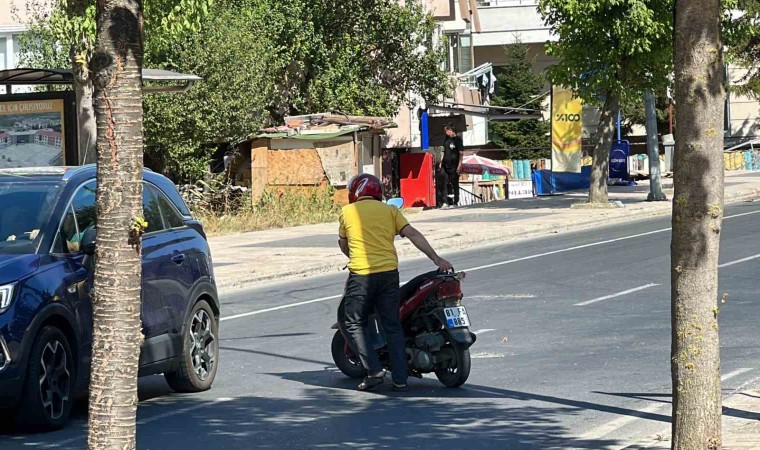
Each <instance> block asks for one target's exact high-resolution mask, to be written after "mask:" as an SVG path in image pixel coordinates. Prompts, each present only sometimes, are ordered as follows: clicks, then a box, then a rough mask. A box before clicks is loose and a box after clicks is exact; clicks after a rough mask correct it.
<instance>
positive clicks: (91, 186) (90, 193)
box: [71, 181, 97, 237]
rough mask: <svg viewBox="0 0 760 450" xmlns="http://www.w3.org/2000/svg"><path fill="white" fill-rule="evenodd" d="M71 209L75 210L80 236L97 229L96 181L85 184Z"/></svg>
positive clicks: (72, 203)
mask: <svg viewBox="0 0 760 450" xmlns="http://www.w3.org/2000/svg"><path fill="white" fill-rule="evenodd" d="M71 207H72V208H73V209H74V215H75V216H76V220H77V228H78V229H79V230H78V231H79V234H80V235H84V233H85V232H86V231H88V230H91V229H94V228H95V222H96V218H97V210H96V209H97V208H96V206H95V182H94V181H92V182H90V183H87V184H85V185H84V186H82V187H81V188H80V189H79V191H78V192H77V193H76V195H74V198H73V199H72V200H71ZM80 237H81V236H80Z"/></svg>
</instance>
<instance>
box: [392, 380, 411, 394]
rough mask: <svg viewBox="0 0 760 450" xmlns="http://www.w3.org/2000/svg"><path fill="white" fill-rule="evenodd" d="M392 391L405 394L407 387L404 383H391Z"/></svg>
mask: <svg viewBox="0 0 760 450" xmlns="http://www.w3.org/2000/svg"><path fill="white" fill-rule="evenodd" d="M393 390H394V391H396V392H406V391H408V390H409V385H408V384H406V383H396V382H395V381H394V382H393Z"/></svg>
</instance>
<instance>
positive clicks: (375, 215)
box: [338, 174, 451, 391]
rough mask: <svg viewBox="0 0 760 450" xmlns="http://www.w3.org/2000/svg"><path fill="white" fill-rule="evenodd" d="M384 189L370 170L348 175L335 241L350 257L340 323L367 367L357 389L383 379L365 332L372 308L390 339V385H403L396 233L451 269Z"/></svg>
mask: <svg viewBox="0 0 760 450" xmlns="http://www.w3.org/2000/svg"><path fill="white" fill-rule="evenodd" d="M382 192H383V190H382V185H381V184H380V180H379V179H378V178H377V177H375V176H373V175H369V174H362V175H358V176H356V177H354V178H352V179H351V181H349V183H348V198H349V204H348V205H347V206H345V207H344V208H343V210H342V211H341V215H340V229H339V237H340V239H339V241H338V244H339V245H340V249H341V251H342V252H343V253H344V254H345V255H346V256H347V257H348V258H349V263H348V269H349V271H350V272H351V273H350V275H349V277H348V281H347V282H346V290H345V293H344V295H343V300H342V301H341V305H340V307H339V309H338V323H339V324H340V326H341V328H343V330H344V331H345V335H346V336H347V338H348V339H347V341H348V344H349V346H350V347H351V350H352V351H354V352H355V353H356V355H358V356H359V358H360V359H361V362H362V365H364V367H365V368H366V369H367V376H366V377H365V378H364V380H363V381H362V382H361V384H359V387H358V388H359V390H360V391H366V390H369V389H372V388H374V387H375V386H377V385H379V384H382V383H383V380H384V378H385V369H383V366H382V365H381V363H380V361H379V359H378V356H377V353H376V352H375V351H374V350H373V349H372V348H371V346H370V344H369V343H368V339H367V334H366V327H367V322H368V318H369V316H370V315H371V314H372V313H373V312H374V311H377V314H378V316H379V317H380V323H381V325H382V327H383V329H384V331H385V335H386V339H387V342H388V351H389V354H390V360H391V372H392V378H393V389H394V390H397V391H404V390H406V389H407V376H408V373H407V355H406V350H405V348H404V331H403V328H402V327H401V321H400V319H399V303H400V301H401V299H400V294H399V274H398V255H397V254H396V247H395V245H394V238H395V236H396V235H399V236H401V237H404V238H407V239H409V240H410V241H411V242H412V244H414V246H415V247H417V248H418V249H419V250H420V251H422V252H423V253H424V254H425V255H427V257H428V258H430V259H431V260H432V261H433V263H435V264H436V265H437V266H438V267H439V268H440V270H443V271H448V270H451V264H450V263H449V262H448V261H446V260H445V259H443V258H441V257H440V256H438V254H436V252H435V251H434V250H433V248H432V247H431V246H430V244H429V243H428V241H427V239H425V237H424V236H423V235H422V233H420V232H419V231H417V230H416V229H415V228H414V227H412V226H411V225H409V222H407V220H406V218H404V216H403V214H402V213H401V211H399V210H398V209H397V208H395V207H393V206H389V205H386V204H385V203H383V201H382V198H383V194H382Z"/></svg>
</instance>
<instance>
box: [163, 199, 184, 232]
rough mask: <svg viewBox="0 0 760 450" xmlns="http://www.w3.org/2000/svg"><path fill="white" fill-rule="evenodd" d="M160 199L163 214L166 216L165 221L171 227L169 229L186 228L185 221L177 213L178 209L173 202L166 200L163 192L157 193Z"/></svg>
mask: <svg viewBox="0 0 760 450" xmlns="http://www.w3.org/2000/svg"><path fill="white" fill-rule="evenodd" d="M156 196H157V197H158V204H159V206H160V207H161V213H162V214H163V216H164V221H166V224H167V225H169V228H179V227H184V226H185V220H184V219H183V218H182V216H181V215H180V214H179V212H177V208H175V207H174V205H173V204H172V202H171V200H169V199H168V198H166V195H164V194H163V193H162V192H156Z"/></svg>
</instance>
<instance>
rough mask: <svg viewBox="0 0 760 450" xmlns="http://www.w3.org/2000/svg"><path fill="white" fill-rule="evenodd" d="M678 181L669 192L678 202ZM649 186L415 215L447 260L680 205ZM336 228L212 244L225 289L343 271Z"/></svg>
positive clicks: (738, 177)
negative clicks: (603, 198)
mask: <svg viewBox="0 0 760 450" xmlns="http://www.w3.org/2000/svg"><path fill="white" fill-rule="evenodd" d="M672 188H673V180H672V179H667V178H666V179H664V180H663V189H664V190H665V193H666V194H667V196H668V199H669V200H670V199H672V196H673V189H672ZM648 192H649V184H648V182H640V183H639V185H638V186H632V187H617V186H611V187H610V200H612V201H615V200H618V201H621V202H623V204H624V205H625V207H624V208H618V209H572V208H570V206H571V205H572V204H573V203H578V202H582V201H584V200H585V199H586V198H587V192H574V193H568V194H565V195H561V196H554V197H539V198H533V199H523V200H508V201H500V202H493V203H487V204H481V205H474V206H470V207H462V208H456V209H450V210H431V211H422V212H416V213H414V212H412V213H409V214H407V218H408V219H409V222H410V223H411V224H412V225H414V226H415V227H416V228H418V229H419V230H420V231H422V232H423V233H424V234H425V236H426V237H427V238H428V240H429V241H430V243H431V244H432V246H433V248H435V249H436V250H437V251H438V252H439V253H441V254H442V255H445V254H446V253H448V252H451V251H455V250H463V249H469V248H476V247H480V246H484V245H489V244H495V243H500V242H507V241H514V240H519V239H525V238H529V237H538V236H542V235H547V234H554V233H561V232H565V231H572V230H579V229H584V228H590V227H594V226H599V225H610V224H615V223H621V222H625V221H629V220H637V219H644V218H648V217H655V216H663V215H667V214H670V211H671V207H672V204H671V202H670V201H667V202H652V203H650V202H647V201H646V197H647V193H648ZM725 197H726V203H730V202H737V201H742V200H748V199H753V198H758V197H760V172H738V171H736V172H727V173H726V186H725ZM337 233H338V225H337V224H336V223H328V224H318V225H307V226H301V227H293V228H284V229H274V230H266V231H256V232H251V233H243V234H237V235H229V236H218V237H212V238H210V239H209V242H210V245H211V252H212V255H213V257H214V269H215V273H216V278H217V285H218V287H219V289H220V290H221V291H228V290H230V289H235V288H239V287H243V286H246V285H251V284H254V283H260V282H263V281H267V280H272V279H281V278H288V277H299V276H300V277H303V276H308V275H312V274H319V273H328V272H337V271H339V270H340V269H341V268H342V267H343V266H344V265H345V264H346V258H345V257H344V256H343V254H341V252H340V250H339V249H338V243H337ZM397 248H398V250H399V257H400V258H401V260H405V259H411V258H415V257H420V256H421V254H420V253H419V251H418V250H417V249H415V248H414V247H413V246H412V245H411V243H410V242H408V241H407V240H399V241H398V243H397Z"/></svg>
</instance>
